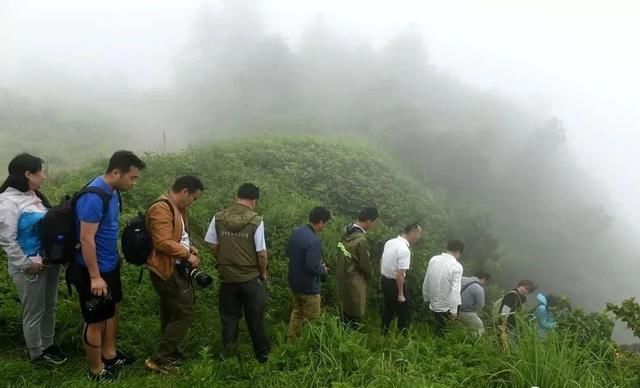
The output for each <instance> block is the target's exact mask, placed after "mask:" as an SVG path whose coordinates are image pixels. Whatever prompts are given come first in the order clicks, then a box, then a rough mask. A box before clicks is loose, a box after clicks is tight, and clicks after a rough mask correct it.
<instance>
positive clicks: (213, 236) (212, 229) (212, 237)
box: [204, 216, 218, 244]
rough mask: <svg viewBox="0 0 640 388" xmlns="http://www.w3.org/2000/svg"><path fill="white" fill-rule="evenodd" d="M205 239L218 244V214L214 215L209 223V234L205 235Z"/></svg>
mask: <svg viewBox="0 0 640 388" xmlns="http://www.w3.org/2000/svg"><path fill="white" fill-rule="evenodd" d="M204 241H206V242H208V243H209V244H218V232H217V231H216V216H213V218H212V219H211V223H210V224H209V229H208V230H207V234H206V235H205V237H204Z"/></svg>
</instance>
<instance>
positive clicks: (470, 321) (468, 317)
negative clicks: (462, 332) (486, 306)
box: [458, 311, 484, 335]
mask: <svg viewBox="0 0 640 388" xmlns="http://www.w3.org/2000/svg"><path fill="white" fill-rule="evenodd" d="M458 319H460V321H461V322H462V323H464V324H465V325H467V326H469V327H471V328H472V329H474V330H475V331H476V333H478V335H482V334H484V324H483V323H482V320H481V319H480V317H479V316H478V314H477V313H472V312H466V311H460V312H459V313H458Z"/></svg>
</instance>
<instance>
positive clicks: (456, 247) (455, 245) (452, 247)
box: [447, 240, 464, 253]
mask: <svg viewBox="0 0 640 388" xmlns="http://www.w3.org/2000/svg"><path fill="white" fill-rule="evenodd" d="M447 251H449V252H460V253H462V252H464V243H463V242H462V241H460V240H449V242H448V243H447Z"/></svg>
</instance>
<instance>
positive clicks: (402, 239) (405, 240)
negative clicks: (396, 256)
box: [398, 236, 411, 248]
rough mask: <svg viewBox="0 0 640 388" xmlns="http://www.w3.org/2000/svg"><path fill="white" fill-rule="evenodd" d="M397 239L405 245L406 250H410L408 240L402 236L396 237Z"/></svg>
mask: <svg viewBox="0 0 640 388" xmlns="http://www.w3.org/2000/svg"><path fill="white" fill-rule="evenodd" d="M398 239H400V241H403V242H404V243H405V244H407V248H411V244H409V240H407V239H406V238H404V237H402V236H398Z"/></svg>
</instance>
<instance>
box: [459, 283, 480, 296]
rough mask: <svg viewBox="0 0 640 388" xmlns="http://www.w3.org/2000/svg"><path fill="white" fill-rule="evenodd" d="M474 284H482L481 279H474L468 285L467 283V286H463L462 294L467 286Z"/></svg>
mask: <svg viewBox="0 0 640 388" xmlns="http://www.w3.org/2000/svg"><path fill="white" fill-rule="evenodd" d="M472 284H480V282H479V281H477V280H474V281H472V282H469V283H467V285H466V286H464V287H462V290H460V294H461V295H462V293H463V292H464V291H465V290H466V289H467V288H469V286H471V285H472Z"/></svg>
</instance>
